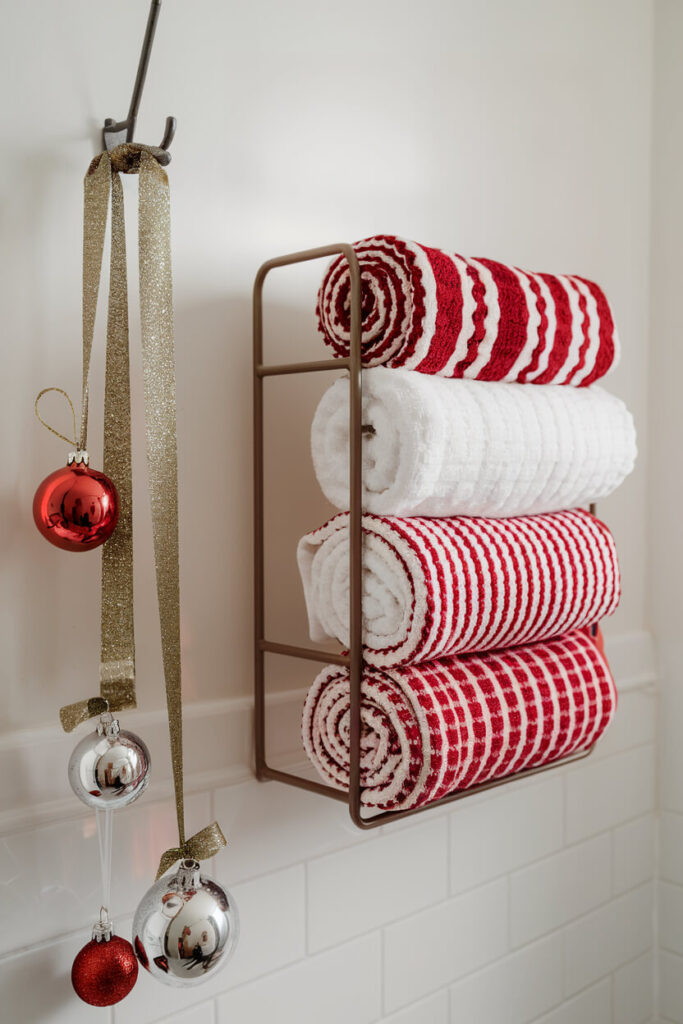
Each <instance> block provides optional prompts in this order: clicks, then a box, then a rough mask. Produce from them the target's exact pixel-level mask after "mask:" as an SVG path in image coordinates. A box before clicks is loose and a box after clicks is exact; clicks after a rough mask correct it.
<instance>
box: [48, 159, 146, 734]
mask: <svg viewBox="0 0 683 1024" xmlns="http://www.w3.org/2000/svg"><path fill="white" fill-rule="evenodd" d="M110 199H111V256H110V275H109V308H108V314H107V354H106V381H105V400H104V401H105V409H104V415H105V429H104V449H103V469H104V472H105V473H106V474H107V476H108V477H109V478H110V479H111V480H113V482H114V484H115V485H116V489H117V491H118V495H119V519H118V523H117V526H116V529H115V530H114V533H113V534H112V536H111V537H110V539H109V540H108V541H107V543H106V544H105V545H104V547H103V549H102V586H101V650H100V696H99V697H91V698H89V699H87V700H82V701H77V702H76V703H75V704H69V705H67V706H66V707H63V708H62V709H61V710H60V713H59V716H60V720H61V723H62V727H63V728H64V729H65V730H66V731H67V732H71V731H72V730H73V729H75V727H76V726H77V725H79V724H80V723H81V722H85V721H87V720H88V719H89V718H92V717H95V716H96V715H99V714H101V713H102V711H103V710H110V711H121V710H123V709H125V708H134V707H136V697H135V632H134V626H133V501H132V498H133V495H132V471H131V424H130V359H129V345H128V289H127V281H126V234H125V221H124V210H123V188H122V185H121V178H120V176H119V174H118V172H117V171H116V170H114V168H113V167H112V164H111V161H110V158H109V154H108V153H106V152H105V153H101V154H100V156H99V157H97V158H96V159H95V160H94V161H93V162H92V163H91V165H90V167H89V168H88V173H87V174H86V176H85V180H84V183H83V222H84V226H83V393H82V410H81V430H80V437H79V447H81V448H83V447H84V446H85V444H86V441H87V436H88V392H89V376H90V362H91V355H92V345H93V337H94V331H95V315H96V310H97V297H98V293H99V285H100V276H101V273H102V257H103V250H104V236H105V231H106V226H107V215H108V211H109V203H110Z"/></svg>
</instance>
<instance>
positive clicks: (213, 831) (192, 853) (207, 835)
mask: <svg viewBox="0 0 683 1024" xmlns="http://www.w3.org/2000/svg"><path fill="white" fill-rule="evenodd" d="M226 845H227V840H226V838H225V836H224V835H223V832H222V830H221V827H220V825H219V824H218V822H217V821H212V822H211V824H210V825H207V826H206V828H203V829H200V831H199V832H195V834H194V835H193V836H190V838H189V839H188V840H186V842H184V843H183V844H182V845H181V846H174V847H171V849H170V850H166V851H165V852H164V853H163V854H162V855H161V860H160V861H159V868H158V870H157V874H156V877H157V879H159V878H161V876H162V875H163V874H164V873H165V872H166V871H168V869H169V868H172V867H173V865H174V864H175V863H176V862H177V861H179V860H183V859H184V858H186V857H189V858H190V859H191V860H208V859H209V857H215V855H216V854H217V853H218V852H219V851H220V850H221V849H222V848H223V847H224V846H226Z"/></svg>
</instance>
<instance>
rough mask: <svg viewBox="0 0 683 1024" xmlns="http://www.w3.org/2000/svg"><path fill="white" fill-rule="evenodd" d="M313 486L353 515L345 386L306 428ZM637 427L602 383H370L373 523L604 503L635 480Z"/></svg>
mask: <svg viewBox="0 0 683 1024" xmlns="http://www.w3.org/2000/svg"><path fill="white" fill-rule="evenodd" d="M311 449H312V454H313V464H314V468H315V473H316V476H317V478H318V482H319V484H320V486H321V488H322V490H323V492H324V494H325V496H326V498H327V499H328V500H329V501H330V502H331V503H332V504H333V505H334V506H335V507H336V508H339V509H348V507H349V482H348V481H349V384H348V378H347V377H342V378H340V379H338V380H337V381H335V383H334V384H332V386H331V387H330V388H329V389H328V390H327V391H326V392H325V394H324V395H323V397H322V399H321V400H320V403H319V404H318V407H317V410H316V413H315V416H314V419H313V424H312V427H311ZM635 456H636V437H635V428H634V425H633V418H632V416H631V414H630V413H629V411H628V409H627V408H626V406H625V405H624V403H623V402H622V401H621V400H620V399H618V398H616V397H615V396H613V395H610V394H609V393H608V392H606V391H604V390H603V389H602V388H601V387H600V386H598V385H593V387H590V388H565V387H560V386H551V385H548V386H547V387H542V388H540V387H539V388H537V387H532V386H531V385H520V384H503V383H489V384H487V383H484V382H482V381H468V380H444V379H442V378H439V377H427V376H425V375H424V374H419V373H412V372H411V371H410V370H388V369H386V368H383V367H377V368H375V369H371V370H366V371H365V372H364V374H363V508H364V509H365V510H366V511H367V512H371V513H375V514H378V515H399V516H457V515H466V516H488V517H505V516H517V515H531V514H534V513H538V512H555V511H559V510H561V509H567V508H574V507H576V506H579V505H584V504H587V503H588V502H590V501H597V500H599V499H601V498H604V497H606V495H608V494H610V493H611V492H612V491H613V490H614V489H615V488H616V487H618V486H619V485H620V484H621V483H622V482H623V480H624V479H625V477H626V476H627V475H628V474H629V473H630V472H631V470H632V468H633V464H634V461H635Z"/></svg>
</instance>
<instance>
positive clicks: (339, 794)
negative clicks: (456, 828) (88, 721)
mask: <svg viewBox="0 0 683 1024" xmlns="http://www.w3.org/2000/svg"><path fill="white" fill-rule="evenodd" d="M339 254H341V255H343V256H344V258H345V259H346V261H347V262H348V264H349V272H350V276H351V342H350V354H349V356H348V357H347V358H345V359H320V360H316V361H313V362H301V363H281V364H276V365H265V364H264V362H263V285H264V282H265V280H266V277H267V276H268V274H269V273H270V271H271V270H275V269H276V268H278V267H288V266H291V265H292V264H295V263H307V262H308V261H310V260H318V259H323V258H325V257H329V256H336V255H339ZM253 316H254V321H253V332H254V348H253V356H254V728H255V747H256V777H257V778H258V779H260V780H265V779H275V780H276V781H278V782H284V783H285V784H286V785H288V786H295V787H296V788H297V789H306V790H309V791H310V792H312V793H319V794H321V795H322V796H325V797H330V798H331V799H333V800H340V801H343V802H344V803H348V806H349V813H350V815H351V819H352V821H353V822H354V824H356V825H357V826H358V828H362V829H371V828H377V827H378V826H379V825H384V824H386V823H387V822H389V821H397V820H398V819H400V818H407V817H408V816H409V815H413V814H418V813H420V812H421V811H426V810H430V809H432V808H434V807H441V806H442V805H443V804H449V803H453V802H454V801H455V800H462V799H464V798H465V797H468V796H474V795H475V793H483V792H485V791H486V790H489V789H496V788H497V787H498V786H503V785H506V784H508V783H510V782H513V781H515V780H517V779H525V778H529V777H530V776H531V775H538V774H540V773H541V772H545V771H549V770H551V769H554V768H559V767H561V766H563V765H568V764H572V763H574V762H576V761H580V760H582V759H583V758H584V757H587V756H588V754H590V753H591V751H592V750H593V747H589V748H588V749H587V750H581V751H579V752H577V753H574V754H571V755H570V756H569V757H565V758H562V759H560V760H558V761H553V762H551V763H550V764H543V765H539V766H538V767H536V768H525V769H523V770H522V771H520V772H516V773H514V774H512V775H506V776H504V777H502V778H497V779H492V780H491V781H489V782H482V783H479V784H478V785H475V786H471V787H470V788H469V789H462V790H455V791H454V792H452V793H449V794H448V795H447V796H444V797H441V799H440V800H435V801H433V802H431V803H428V804H423V805H422V806H420V807H412V808H409V809H408V810H387V811H380V812H378V813H374V814H372V816H371V817H364V816H363V814H362V807H361V795H362V786H361V763H360V762H361V749H360V741H361V683H362V677H363V647H362V575H363V543H362V530H361V517H362V484H363V479H362V421H361V413H362V372H361V280H360V269H359V266H358V260H357V258H356V254H355V252H354V250H353V247H352V246H351V245H348V244H345V243H341V244H338V245H326V246H323V247H321V248H318V249H305V250H304V251H302V252H295V253H291V254H289V255H287V256H278V257H276V258H275V259H271V260H268V261H267V262H266V263H264V264H263V265H262V266H261V267H260V269H259V271H258V273H257V275H256V279H255V281H254V307H253ZM325 370H348V372H349V378H350V381H349V389H350V396H351V399H350V424H349V426H350V430H349V444H350V513H349V518H350V545H349V547H350V554H349V560H350V566H349V568H350V596H349V600H350V624H351V629H350V643H349V653H348V654H329V653H328V652H327V651H322V650H318V649H316V648H315V647H296V646H292V645H290V644H284V643H276V642H274V641H272V640H268V639H267V638H266V636H265V579H264V575H265V563H264V501H263V492H264V489H263V466H264V459H263V381H264V379H265V378H266V377H280V376H283V375H285V374H293V373H317V372H321V371H325ZM594 511H595V506H591V512H594ZM266 654H277V655H281V656H284V657H289V658H298V659H300V660H302V661H317V662H321V663H322V664H332V665H343V666H345V667H346V668H348V670H349V675H350V689H351V709H350V743H349V754H350V773H349V775H350V777H349V789H348V793H347V792H345V791H343V790H338V789H334V788H333V787H332V786H328V785H326V784H325V783H323V782H315V781H314V780H312V779H306V778H303V777H302V776H299V775H295V774H293V773H292V772H286V771H281V770H279V769H277V768H271V767H270V765H269V764H268V761H267V753H266V707H265V703H266V702H265V697H266V693H265V691H266V678H265V655H266Z"/></svg>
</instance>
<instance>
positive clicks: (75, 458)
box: [66, 448, 90, 466]
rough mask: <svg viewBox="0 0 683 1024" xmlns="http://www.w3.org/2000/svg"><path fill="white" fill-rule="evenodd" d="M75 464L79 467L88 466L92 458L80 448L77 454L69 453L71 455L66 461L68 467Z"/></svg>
mask: <svg viewBox="0 0 683 1024" xmlns="http://www.w3.org/2000/svg"><path fill="white" fill-rule="evenodd" d="M74 462H75V463H76V465H77V466H81V465H83V466H87V465H88V463H89V462H90V456H89V455H88V453H87V452H86V451H85V449H84V448H79V449H78V450H77V451H75V452H69V455H68V457H67V460H66V464H67V466H72V465H73V464H74Z"/></svg>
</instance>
